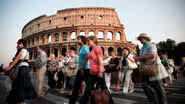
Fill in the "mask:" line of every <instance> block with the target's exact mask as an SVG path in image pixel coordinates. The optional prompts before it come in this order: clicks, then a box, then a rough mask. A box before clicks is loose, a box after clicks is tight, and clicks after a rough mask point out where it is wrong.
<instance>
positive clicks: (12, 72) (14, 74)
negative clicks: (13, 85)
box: [9, 65, 19, 80]
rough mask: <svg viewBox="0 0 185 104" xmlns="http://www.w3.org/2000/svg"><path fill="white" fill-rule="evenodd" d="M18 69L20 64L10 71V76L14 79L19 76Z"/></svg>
mask: <svg viewBox="0 0 185 104" xmlns="http://www.w3.org/2000/svg"><path fill="white" fill-rule="evenodd" d="M18 71H19V66H18V65H17V66H16V67H15V68H13V69H12V70H11V71H10V74H9V77H10V79H11V80H14V79H16V78H17V75H18Z"/></svg>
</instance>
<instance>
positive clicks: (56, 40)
mask: <svg viewBox="0 0 185 104" xmlns="http://www.w3.org/2000/svg"><path fill="white" fill-rule="evenodd" d="M55 42H59V34H58V33H55Z"/></svg>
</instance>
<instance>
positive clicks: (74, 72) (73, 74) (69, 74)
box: [64, 66, 78, 77]
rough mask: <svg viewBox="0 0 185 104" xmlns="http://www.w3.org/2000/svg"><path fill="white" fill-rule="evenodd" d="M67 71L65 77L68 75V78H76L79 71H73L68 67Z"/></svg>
mask: <svg viewBox="0 0 185 104" xmlns="http://www.w3.org/2000/svg"><path fill="white" fill-rule="evenodd" d="M65 71H66V72H65V74H64V75H66V76H67V77H73V76H76V74H77V71H78V69H77V68H73V69H71V68H69V67H68V66H67V67H66V69H65Z"/></svg>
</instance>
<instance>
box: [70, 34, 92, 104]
mask: <svg viewBox="0 0 185 104" xmlns="http://www.w3.org/2000/svg"><path fill="white" fill-rule="evenodd" d="M77 39H78V45H79V46H80V50H79V60H78V72H77V75H76V77H75V81H74V84H73V91H72V95H71V96H70V99H69V104H75V102H76V100H77V97H78V94H79V90H80V89H82V88H81V86H82V82H83V81H85V82H86V83H87V79H88V76H89V70H90V63H89V61H88V54H89V53H90V51H89V47H88V46H87V45H86V43H87V39H86V37H85V36H83V35H79V36H78V37H77Z"/></svg>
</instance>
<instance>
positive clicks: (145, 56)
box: [135, 54, 157, 62]
mask: <svg viewBox="0 0 185 104" xmlns="http://www.w3.org/2000/svg"><path fill="white" fill-rule="evenodd" d="M154 58H157V54H149V55H144V56H142V57H138V58H137V57H136V58H135V61H141V62H145V61H146V60H148V59H154Z"/></svg>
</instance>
